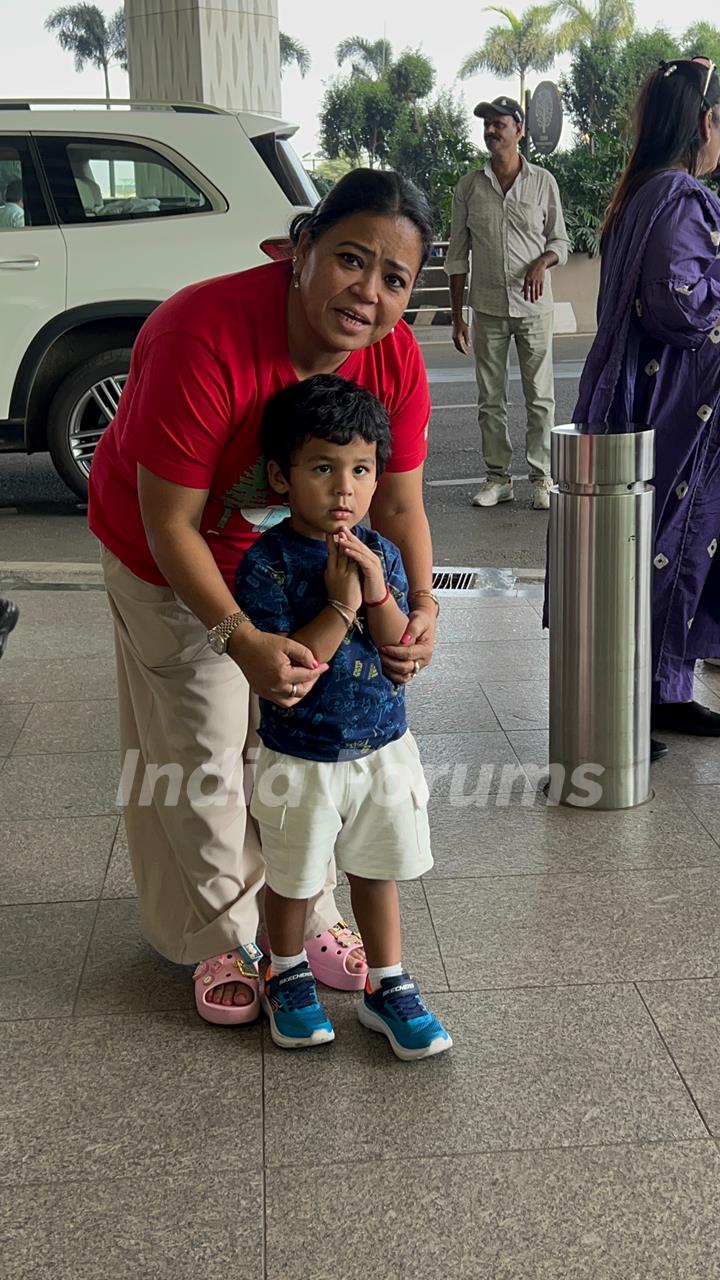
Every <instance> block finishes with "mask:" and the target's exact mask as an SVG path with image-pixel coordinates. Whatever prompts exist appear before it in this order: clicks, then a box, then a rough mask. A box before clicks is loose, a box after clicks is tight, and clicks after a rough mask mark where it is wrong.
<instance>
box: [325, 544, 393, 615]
mask: <svg viewBox="0 0 720 1280" xmlns="http://www.w3.org/2000/svg"><path fill="white" fill-rule="evenodd" d="M336 536H337V540H338V547H339V548H340V550H341V551H342V552H343V553H344V554H345V555H346V556H347V558H348V559H349V560H353V561H354V562H355V564H356V565H357V567H358V569H359V571H360V575H361V577H362V587H363V592H362V594H363V599H364V600H366V601H368V602H369V603H370V604H372V603H373V601H379V600H382V598H383V596H384V595H385V592H386V591H387V583H386V582H385V575H384V573H383V567H382V565H381V563H380V561H379V559H378V557H377V556H376V555H375V552H374V551H371V549H370V547H368V546H367V545H366V543H364V542H361V541H360V539H359V538H358V537H356V535H355V534H354V533H352V532H351V531H350V529H341V530H340V532H339V533H338V534H337V535H336Z"/></svg>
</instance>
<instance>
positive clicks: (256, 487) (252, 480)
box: [222, 457, 277, 522]
mask: <svg viewBox="0 0 720 1280" xmlns="http://www.w3.org/2000/svg"><path fill="white" fill-rule="evenodd" d="M276 496H277V495H275V494H273V492H272V490H271V488H270V486H269V484H268V479H267V464H266V462H265V459H264V458H262V457H261V458H258V460H257V462H256V463H255V465H254V466H252V467H248V469H247V471H244V472H243V474H242V475H241V477H240V479H239V480H236V481H235V484H233V485H231V486H230V488H229V489H226V491H225V493H224V494H223V495H222V504H223V506H224V508H225V515H224V516H223V522H224V521H225V520H227V518H228V515H229V513H230V512H231V511H239V510H240V508H241V507H267V506H268V505H269V503H270V500H271V499H272V498H273V497H276Z"/></svg>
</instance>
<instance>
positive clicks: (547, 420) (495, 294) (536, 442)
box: [445, 97, 568, 511]
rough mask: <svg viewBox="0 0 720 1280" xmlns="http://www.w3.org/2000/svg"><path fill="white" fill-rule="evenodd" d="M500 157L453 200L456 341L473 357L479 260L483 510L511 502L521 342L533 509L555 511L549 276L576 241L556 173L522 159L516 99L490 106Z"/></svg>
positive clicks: (468, 178) (495, 154) (494, 147)
mask: <svg viewBox="0 0 720 1280" xmlns="http://www.w3.org/2000/svg"><path fill="white" fill-rule="evenodd" d="M475 115H476V116H482V117H483V118H484V121H485V145H486V147H487V149H488V151H489V152H490V159H489V161H488V163H487V164H486V165H485V167H484V168H483V169H475V170H473V171H472V172H470V173H467V174H466V175H465V177H464V178H461V179H460V181H459V183H458V185H457V187H456V188H455V194H454V196H453V215H452V231H451V234H450V244H449V247H448V251H447V257H446V259H445V270H446V272H447V274H448V275H449V277H450V298H451V303H452V315H453V342H454V343H455V346H456V347H457V350H458V351H460V352H462V353H463V354H464V355H466V354H467V353H468V352H469V350H470V331H469V329H468V326H467V324H466V323H465V320H464V319H463V299H464V294H465V282H466V280H467V276H468V270H469V256H470V255H472V278H471V281H470V292H469V299H468V301H469V304H470V307H471V309H472V341H473V348H474V352H475V367H476V374H477V384H478V420H479V423H480V431H481V435H482V447H483V454H484V457H485V466H486V468H487V477H486V479H485V480H484V482H483V484H482V486H481V488H480V490H479V492H478V493H476V494H475V497H474V498H473V500H472V501H473V504H474V506H478V507H494V506H496V505H497V503H498V502H511V501H512V497H513V482H512V476H511V470H510V468H511V463H512V446H511V444H510V438H509V436H508V429H507V391H506V387H507V364H508V354H509V351H510V340H511V338H514V339H515V346H516V348H517V353H518V360H519V363H520V375H521V378H522V387H523V393H524V396H525V407H526V409H527V435H526V457H527V463H528V469H529V472H530V480H531V483H532V493H533V507H534V508H535V509H536V510H540V511H546V510H547V509H548V507H549V505H550V500H549V496H548V493H549V489H550V483H551V481H550V429H551V427H552V426H553V421H554V416H555V384H554V380H553V356H552V335H553V299H552V290H551V287H550V276H549V275H548V270H549V268H550V267H554V266H557V265H560V266H562V264H563V263H564V262H566V261H567V255H568V237H567V231H566V230H565V220H564V218H563V213H562V207H561V205H560V193H559V191H558V187H557V183H556V181H555V179H554V178H553V177H552V175H551V174H549V173H547V172H546V170H544V169H540V168H539V167H538V166H537V165H534V164H528V162H527V160H525V159H524V158H523V157H522V156H521V155H520V153H519V150H518V144H519V142H520V139H521V137H522V135H523V128H524V123H525V117H524V115H523V112H522V109H521V107H520V104H519V103H517V102H515V101H514V100H513V99H512V98H506V97H500V98H495V99H494V101H493V102H480V103H479V104H478V106H477V107H476V108H475Z"/></svg>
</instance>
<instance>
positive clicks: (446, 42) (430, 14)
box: [0, 0, 713, 158]
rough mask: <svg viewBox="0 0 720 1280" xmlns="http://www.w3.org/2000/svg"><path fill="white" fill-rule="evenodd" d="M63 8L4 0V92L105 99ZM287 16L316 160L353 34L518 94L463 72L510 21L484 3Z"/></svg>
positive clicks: (640, 2) (690, 1) (660, 12)
mask: <svg viewBox="0 0 720 1280" xmlns="http://www.w3.org/2000/svg"><path fill="white" fill-rule="evenodd" d="M205 2H206V3H207V0H205ZM501 2H502V0H501ZM95 3H97V4H98V5H99V8H101V9H102V10H103V11H104V12H105V13H107V14H111V13H113V12H114V11H115V9H117V7H118V3H117V0H111V2H110V3H108V2H107V0H95ZM55 7H56V5H55V4H54V3H53V0H0V31H2V54H3V56H2V67H3V70H2V93H3V96H4V97H7V98H16V97H26V96H28V95H33V94H34V95H36V96H37V97H49V96H51V95H53V94H55V95H57V96H58V97H72V96H73V95H78V96H80V97H101V96H102V94H103V92H104V89H103V78H102V72H100V71H95V70H94V69H92V68H90V67H86V69H85V71H84V72H82V73H81V74H78V73H77V72H76V71H75V70H74V66H73V59H72V57H71V56H70V55H69V54H67V53H64V52H63V51H62V49H61V48H60V46H59V45H58V44H57V41H56V39H55V37H54V36H52V35H50V34H49V33H48V32H46V31H45V30H44V29H43V23H44V21H45V19H46V17H47V16H48V14H49V13H50V12H51V11H52V10H53V9H54V8H55ZM512 7H513V8H514V9H515V10H516V12H522V10H523V9H524V8H525V3H524V0H516V4H514V5H513V6H512ZM635 8H636V15H637V22H638V26H640V27H642V28H646V29H648V28H652V27H654V26H656V25H663V26H665V27H667V28H668V30H670V31H672V32H674V33H677V34H679V33H680V31H682V30H685V29H686V28H687V27H688V26H690V25H691V23H693V22H696V21H700V20H701V19H704V20H709V21H711V22H712V21H713V17H712V14H711V13H708V9H707V5H706V4H701V3H700V0H686V3H685V4H684V5H683V6H682V9H681V10H679V9H678V6H677V4H676V3H671V2H670V0H636V6H635ZM279 15H280V28H281V30H283V31H285V32H287V34H288V35H291V36H294V37H295V38H296V39H298V40H300V41H301V42H302V43H303V44H304V45H305V46H306V48H307V49H308V51H309V53H310V55H311V58H312V68H311V70H310V73H309V75H308V76H307V78H306V79H305V80H302V79H301V78H300V75H299V73H298V72H297V71H296V70H295V69H294V68H290V69H288V70H286V72H285V76H284V78H283V116H284V118H285V119H286V120H292V121H294V122H295V123H296V124H298V125H299V126H300V127H299V130H298V133H297V134H296V136H295V140H294V145H295V147H296V150H298V151H299V152H300V154H301V155H303V156H306V157H308V158H311V157H312V156H313V155H315V154H316V152H317V145H318V144H317V114H318V109H319V106H320V102H321V99H322V95H323V89H324V86H325V85H326V84H327V83H328V81H329V80H330V79H332V77H333V76H334V75H335V74H337V71H338V68H337V64H336V61H335V49H336V47H337V45H338V44H339V42H340V41H341V40H342V39H343V38H344V37H346V36H351V35H359V36H363V37H365V38H366V39H369V40H377V39H378V38H379V37H381V36H383V35H384V36H385V37H386V38H387V39H388V40H389V41H390V43H391V44H392V46H393V49H394V51H395V53H396V54H397V53H400V52H401V51H402V50H403V49H406V48H413V49H415V48H419V49H420V50H421V51H422V52H423V53H425V54H426V55H427V56H428V57H429V58H431V60H432V62H433V63H434V65H435V68H436V71H437V82H436V83H437V85H438V86H439V87H442V88H453V89H455V90H456V91H457V93H458V94H459V96H460V97H461V98H462V99H463V100H464V102H465V103H466V105H467V107H468V110H469V111H470V112H472V108H473V107H474V105H475V103H476V102H479V101H480V99H481V98H488V97H495V96H496V95H497V94H499V93H511V94H512V95H513V97H516V96H517V93H518V85H517V82H516V81H515V80H495V79H493V77H492V76H489V75H488V74H487V73H485V72H482V73H480V74H478V75H477V76H473V77H472V78H471V79H470V80H466V81H461V80H457V78H456V77H457V71H458V68H459V66H460V64H461V62H462V61H463V59H464V58H465V57H466V55H467V54H468V53H469V52H471V51H472V49H474V48H476V47H477V46H478V45H479V44H481V43H482V40H483V38H484V35H485V32H486V31H487V29H488V27H490V26H492V25H493V23H495V22H502V19H501V18H499V17H498V15H497V14H492V13H486V12H484V11H483V6H482V4H477V3H475V4H469V3H468V0H442V2H441V0H390V3H388V0H362V3H361V4H353V5H350V4H347V3H344V2H343V0H279ZM680 15H681V16H680ZM563 65H564V63H563V60H559V61H558V62H557V63H556V65H555V68H554V70H553V71H552V72H548V73H547V74H546V75H544V76H535V77H532V76H531V77H530V79H529V88H532V87H533V84H534V83H537V81H538V80H540V79H551V78H556V77H557V75H558V74H559V72H560V71H561V70H562V67H563ZM110 83H111V91H112V93H113V95H114V96H116V97H126V96H127V93H128V86H127V76H125V75H124V73H123V72H122V71H120V69H119V68H117V67H116V68H114V69H113V70H112V71H111V78H110ZM472 127H473V136H474V138H475V141H476V142H477V143H478V144H481V142H482V122H481V121H480V120H477V119H475V118H473V126H472Z"/></svg>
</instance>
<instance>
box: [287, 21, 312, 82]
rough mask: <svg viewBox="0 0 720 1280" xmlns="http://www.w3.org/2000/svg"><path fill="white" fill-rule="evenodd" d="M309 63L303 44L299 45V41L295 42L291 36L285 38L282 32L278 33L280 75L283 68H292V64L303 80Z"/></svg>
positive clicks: (308, 55) (308, 56)
mask: <svg viewBox="0 0 720 1280" xmlns="http://www.w3.org/2000/svg"><path fill="white" fill-rule="evenodd" d="M311 61H312V60H311V58H310V54H309V53H308V51H307V49H306V48H305V45H304V44H301V43H300V41H299V40H295V39H294V38H293V36H286V35H285V32H284V31H281V32H280V74H281V75H282V73H283V71H284V70H285V68H286V67H290V66H292V64H293V62H294V63H295V65H296V66H297V69H298V71H299V72H300V75H301V76H302V78H303V80H304V79H305V76H306V75H307V73H308V71H309V70H310V65H311Z"/></svg>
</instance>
